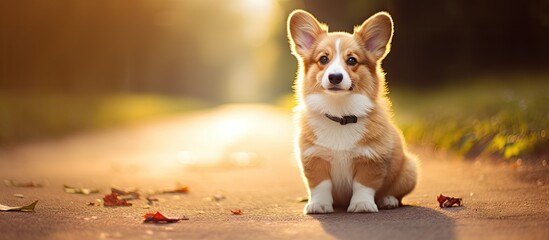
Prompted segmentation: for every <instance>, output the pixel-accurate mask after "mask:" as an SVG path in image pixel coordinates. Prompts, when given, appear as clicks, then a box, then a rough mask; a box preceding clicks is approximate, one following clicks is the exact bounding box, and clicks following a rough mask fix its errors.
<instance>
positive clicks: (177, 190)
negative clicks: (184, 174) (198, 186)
mask: <svg viewBox="0 0 549 240" xmlns="http://www.w3.org/2000/svg"><path fill="white" fill-rule="evenodd" d="M188 192H189V187H187V186H183V187H178V188H175V189H171V190H164V191H162V193H188Z"/></svg>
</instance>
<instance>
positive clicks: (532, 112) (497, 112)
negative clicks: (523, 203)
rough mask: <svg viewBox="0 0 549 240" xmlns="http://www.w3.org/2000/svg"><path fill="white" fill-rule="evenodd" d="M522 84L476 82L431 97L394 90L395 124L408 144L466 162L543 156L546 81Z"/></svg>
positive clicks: (547, 142) (548, 127) (548, 96)
mask: <svg viewBox="0 0 549 240" xmlns="http://www.w3.org/2000/svg"><path fill="white" fill-rule="evenodd" d="M524 79H525V78H517V79H516V81H513V82H514V83H512V84H509V82H510V81H501V82H496V81H495V80H491V81H490V80H488V82H487V81H486V80H485V79H479V81H477V82H482V83H478V84H473V85H469V86H468V85H463V86H458V85H456V86H452V87H447V88H444V89H441V90H436V91H420V90H416V91H414V92H411V91H401V90H394V94H393V93H392V94H391V98H392V100H393V105H394V108H395V112H396V114H395V119H396V121H397V123H398V125H399V126H400V127H401V129H402V131H403V133H404V135H405V137H406V139H407V141H408V142H411V143H414V144H428V145H434V146H436V147H439V148H443V149H449V150H453V151H455V152H457V153H459V154H462V155H464V156H466V157H470V158H472V157H476V156H479V155H496V156H500V157H504V158H506V159H508V158H513V157H528V156H531V155H533V154H536V153H548V151H549V149H547V146H549V138H548V137H547V132H548V131H549V81H547V79H549V78H548V77H547V76H545V78H543V77H540V78H539V79H531V78H528V79H529V80H527V81H526V80H524ZM496 80H497V79H496ZM469 82H471V81H469ZM502 82H506V83H502Z"/></svg>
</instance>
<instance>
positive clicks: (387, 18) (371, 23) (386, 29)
mask: <svg viewBox="0 0 549 240" xmlns="http://www.w3.org/2000/svg"><path fill="white" fill-rule="evenodd" d="M354 35H355V37H357V38H358V39H359V41H360V42H361V43H362V45H363V47H364V48H366V51H368V52H369V53H370V54H371V55H372V56H373V57H374V58H375V60H376V61H380V60H382V59H383V58H385V56H386V55H387V53H389V51H390V49H391V40H392V38H393V19H392V18H391V15H389V13H386V12H378V13H376V14H374V15H373V16H371V17H370V18H368V19H367V20H366V21H364V23H362V25H361V26H360V27H357V28H355V32H354Z"/></svg>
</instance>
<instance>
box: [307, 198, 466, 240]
mask: <svg viewBox="0 0 549 240" xmlns="http://www.w3.org/2000/svg"><path fill="white" fill-rule="evenodd" d="M312 217H313V218H315V219H316V220H318V221H319V222H320V223H321V226H322V228H323V229H324V231H325V232H326V233H327V234H330V235H332V236H333V237H335V238H337V239H447V240H451V239H455V232H454V220H453V219H451V218H449V217H447V216H445V215H444V214H442V213H440V212H437V211H435V210H433V209H429V208H425V207H416V206H405V207H402V208H399V209H394V210H381V211H380V212H379V213H370V214H353V213H347V212H344V210H343V209H341V210H336V213H333V214H326V215H312Z"/></svg>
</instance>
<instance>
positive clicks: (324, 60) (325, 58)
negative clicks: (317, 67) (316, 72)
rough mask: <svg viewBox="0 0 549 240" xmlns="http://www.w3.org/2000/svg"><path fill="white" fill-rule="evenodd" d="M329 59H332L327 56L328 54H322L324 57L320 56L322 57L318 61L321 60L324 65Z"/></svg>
mask: <svg viewBox="0 0 549 240" xmlns="http://www.w3.org/2000/svg"><path fill="white" fill-rule="evenodd" d="M328 61H330V59H328V57H326V56H322V57H320V59H319V60H318V62H320V64H322V65H324V64H326V63H328Z"/></svg>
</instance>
